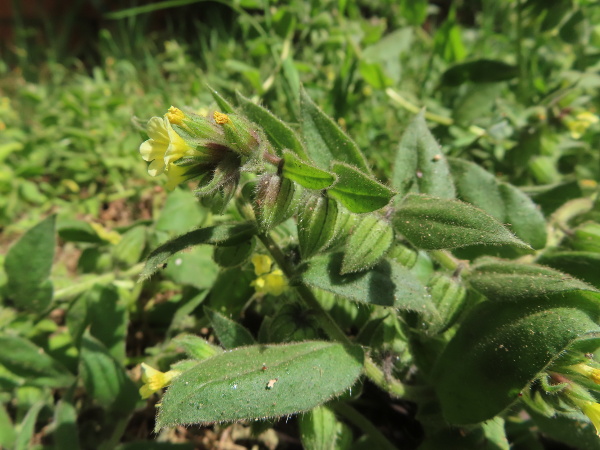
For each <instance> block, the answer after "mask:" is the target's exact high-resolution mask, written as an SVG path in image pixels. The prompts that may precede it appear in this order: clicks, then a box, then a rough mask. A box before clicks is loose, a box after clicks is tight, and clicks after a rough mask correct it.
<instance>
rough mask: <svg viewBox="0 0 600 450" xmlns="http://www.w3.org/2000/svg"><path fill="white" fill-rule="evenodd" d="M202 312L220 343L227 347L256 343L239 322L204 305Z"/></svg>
mask: <svg viewBox="0 0 600 450" xmlns="http://www.w3.org/2000/svg"><path fill="white" fill-rule="evenodd" d="M204 314H206V316H207V317H208V320H210V324H211V325H212V327H213V329H214V330H215V334H216V335H217V337H218V338H219V342H221V345H222V346H223V347H225V348H227V349H229V348H236V347H243V346H245V345H253V344H255V343H256V341H255V340H254V337H252V334H251V333H250V332H249V331H248V330H247V329H246V328H245V327H243V326H242V325H240V324H239V323H237V322H235V321H233V320H231V319H228V318H227V317H225V316H224V315H222V314H219V313H218V312H216V311H213V310H212V309H210V308H207V307H206V306H205V307H204Z"/></svg>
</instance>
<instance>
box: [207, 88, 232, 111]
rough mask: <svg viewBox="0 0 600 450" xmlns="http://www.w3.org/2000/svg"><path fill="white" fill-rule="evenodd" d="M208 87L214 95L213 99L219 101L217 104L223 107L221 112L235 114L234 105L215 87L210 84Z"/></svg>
mask: <svg viewBox="0 0 600 450" xmlns="http://www.w3.org/2000/svg"><path fill="white" fill-rule="evenodd" d="M207 87H208V89H209V90H210V94H211V95H212V96H213V99H214V100H215V102H216V103H217V106H218V107H219V108H221V111H220V112H222V113H225V114H233V113H235V108H234V107H233V105H232V104H231V103H229V102H228V101H227V100H225V99H224V98H223V97H222V96H221V94H219V93H218V92H217V91H215V90H214V89H213V88H211V87H210V86H207Z"/></svg>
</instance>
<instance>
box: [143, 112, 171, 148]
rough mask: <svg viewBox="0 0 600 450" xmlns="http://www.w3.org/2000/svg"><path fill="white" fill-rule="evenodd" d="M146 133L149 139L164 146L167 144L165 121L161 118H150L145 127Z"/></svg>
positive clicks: (167, 135)
mask: <svg viewBox="0 0 600 450" xmlns="http://www.w3.org/2000/svg"><path fill="white" fill-rule="evenodd" d="M146 131H147V133H148V136H149V137H150V139H154V140H155V141H157V142H162V143H164V144H168V143H169V134H168V132H167V125H166V123H165V119H163V118H162V117H152V118H151V119H150V120H149V121H148V124H147V125H146Z"/></svg>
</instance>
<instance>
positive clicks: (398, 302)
mask: <svg viewBox="0 0 600 450" xmlns="http://www.w3.org/2000/svg"><path fill="white" fill-rule="evenodd" d="M342 260H343V255H342V254H341V253H335V254H330V255H320V256H316V257H314V258H312V259H311V260H310V261H309V262H308V263H307V264H306V266H304V267H303V271H302V273H301V281H302V282H303V283H305V284H307V285H309V286H312V287H316V288H319V289H323V290H325V291H328V292H332V293H334V294H336V295H339V296H340V297H344V298H347V299H348V300H352V301H355V302H361V303H370V304H373V305H380V306H390V307H394V308H399V309H406V310H411V311H417V312H421V313H431V312H432V311H434V307H433V304H432V302H431V299H430V298H429V295H428V294H427V290H426V289H425V286H423V285H422V284H421V283H420V282H419V281H418V280H417V279H416V278H415V276H414V275H413V274H412V273H411V272H410V271H409V270H408V269H407V268H405V267H404V266H402V265H400V264H399V263H397V262H395V261H392V260H383V261H381V262H380V263H379V264H377V265H376V266H375V267H373V268H372V269H370V270H367V271H365V272H359V273H352V274H348V275H340V273H341V269H342Z"/></svg>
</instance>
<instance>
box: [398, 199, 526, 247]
mask: <svg viewBox="0 0 600 450" xmlns="http://www.w3.org/2000/svg"><path fill="white" fill-rule="evenodd" d="M393 224H394V227H395V228H396V230H398V231H399V232H400V233H402V234H404V236H405V237H406V238H407V239H408V240H409V241H411V242H412V243H413V244H414V245H415V246H416V247H419V248H422V249H426V250H434V249H444V248H457V247H466V246H469V245H477V244H480V245H514V246H516V247H520V248H526V249H529V248H530V247H529V246H528V245H527V244H525V243H524V242H523V241H521V240H520V239H518V238H517V237H516V236H514V235H513V234H512V233H511V232H510V231H509V230H508V229H506V228H505V227H504V226H503V225H502V224H501V223H499V222H498V221H496V219H494V218H493V217H492V216H490V215H488V214H487V213H486V212H484V211H482V210H480V209H478V208H475V207H474V206H471V205H469V204H468V203H463V202H461V201H459V200H448V199H441V198H435V197H429V196H426V195H416V194H409V195H408V196H406V197H405V198H404V200H403V201H402V203H400V205H399V207H398V209H397V210H396V214H395V216H394V220H393Z"/></svg>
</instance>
